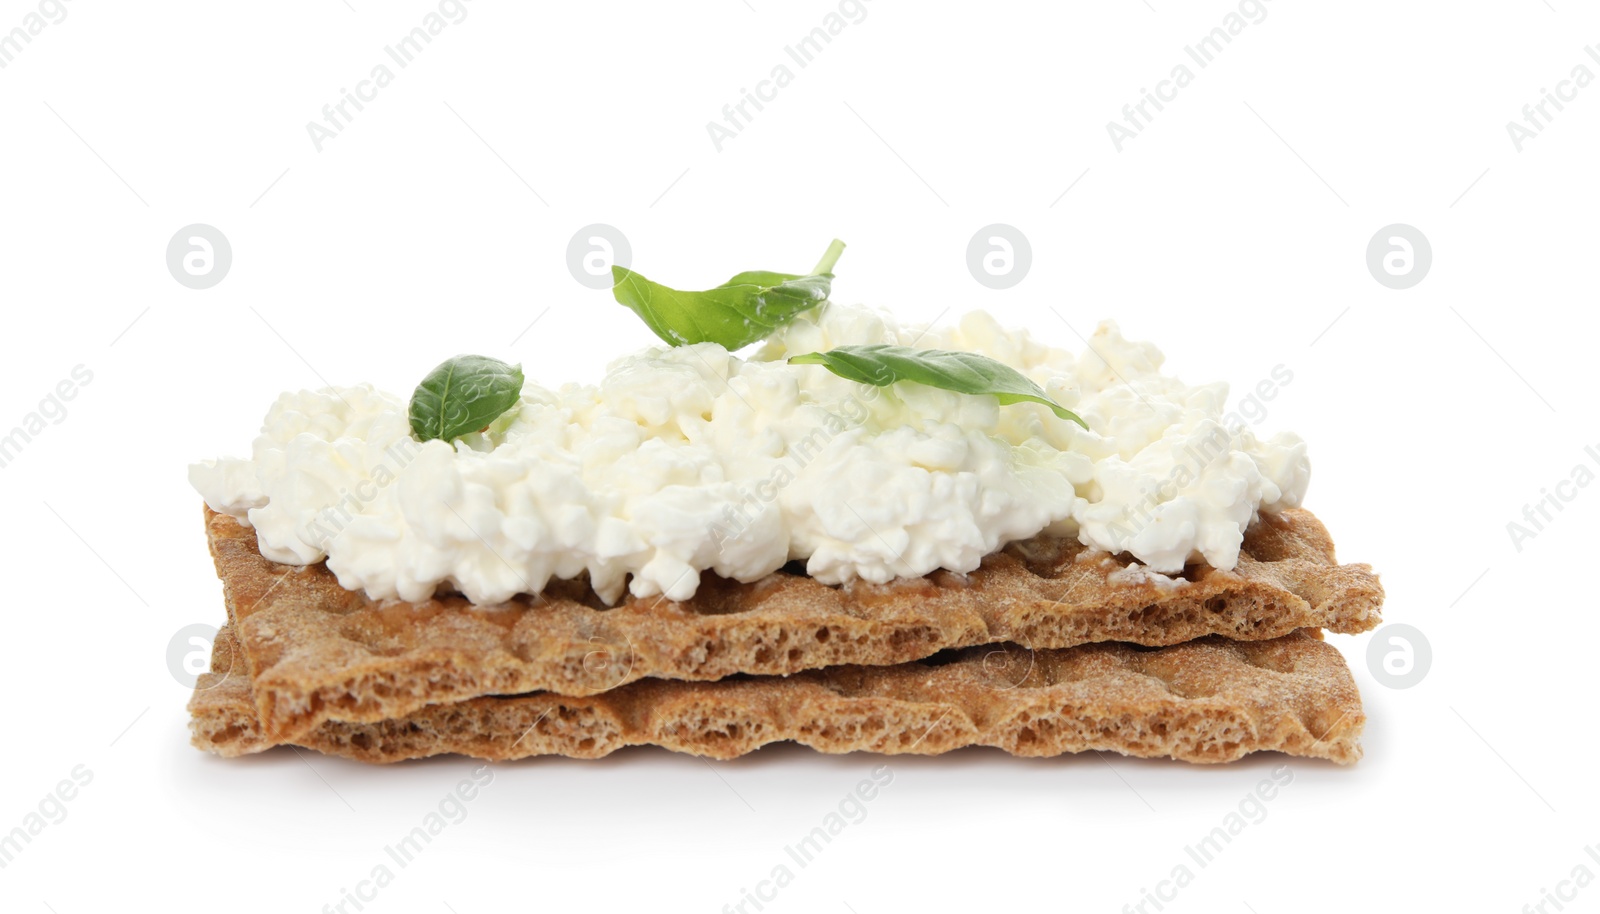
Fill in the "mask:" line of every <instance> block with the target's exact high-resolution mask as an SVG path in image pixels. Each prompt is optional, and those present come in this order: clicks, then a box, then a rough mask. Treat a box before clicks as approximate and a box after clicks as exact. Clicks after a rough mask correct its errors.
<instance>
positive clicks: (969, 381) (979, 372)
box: [789, 343, 1089, 428]
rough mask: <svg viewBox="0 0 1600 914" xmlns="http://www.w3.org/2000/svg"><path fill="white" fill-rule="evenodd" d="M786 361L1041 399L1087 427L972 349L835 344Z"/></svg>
mask: <svg viewBox="0 0 1600 914" xmlns="http://www.w3.org/2000/svg"><path fill="white" fill-rule="evenodd" d="M789 361H790V363H792V364H798V365H821V366H823V367H824V368H826V369H828V370H829V371H831V372H833V373H834V374H836V375H838V376H839V377H841V378H845V379H848V380H851V381H858V382H860V383H862V384H871V385H873V386H874V387H887V386H889V385H890V384H893V383H895V382H897V381H912V382H914V383H917V384H926V385H928V386H929V387H937V388H939V389H940V390H953V391H955V392H956V393H961V394H988V395H991V396H993V397H995V398H997V399H998V400H999V401H1000V403H1001V404H1002V405H1004V404H1007V403H1020V402H1023V401H1027V402H1029V403H1042V404H1044V405H1045V406H1048V407H1050V410H1051V412H1054V413H1055V414H1056V415H1057V416H1059V417H1061V418H1062V419H1069V420H1071V421H1073V422H1076V423H1078V424H1079V425H1081V426H1083V427H1084V428H1088V427H1089V425H1088V423H1086V422H1084V421H1083V420H1082V419H1080V418H1079V417H1078V415H1077V414H1076V413H1073V412H1072V411H1070V410H1068V409H1066V408H1065V407H1062V406H1060V405H1059V404H1057V403H1056V402H1055V401H1054V400H1051V399H1050V398H1049V397H1047V396H1045V394H1044V391H1043V390H1041V389H1040V388H1039V385H1037V384H1035V383H1033V382H1032V381H1030V380H1028V378H1027V376H1025V375H1023V374H1022V372H1020V371H1017V370H1016V369H1014V368H1012V367H1011V366H1009V365H1007V364H1005V363H1004V362H997V361H995V360H994V359H991V358H989V357H988V356H983V355H978V354H977V353H975V352H949V351H946V350H943V349H912V348H910V347H909V346H889V345H885V344H882V343H879V344H875V345H871V346H838V347H835V348H833V349H829V350H828V351H827V352H808V353H805V354H804V355H796V356H790V357H789Z"/></svg>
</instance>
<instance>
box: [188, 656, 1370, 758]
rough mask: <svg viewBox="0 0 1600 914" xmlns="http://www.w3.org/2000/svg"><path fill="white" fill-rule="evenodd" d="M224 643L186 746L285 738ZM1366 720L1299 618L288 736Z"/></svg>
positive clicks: (839, 731)
mask: <svg viewBox="0 0 1600 914" xmlns="http://www.w3.org/2000/svg"><path fill="white" fill-rule="evenodd" d="M236 657H237V653H236V644H235V642H234V640H233V633H232V632H231V631H230V630H229V629H228V628H224V629H223V630H222V633H221V634H220V635H219V636H218V639H217V644H216V649H215V655H214V656H213V661H212V663H213V669H214V670H215V671H214V672H211V673H207V674H205V675H204V676H202V677H201V679H200V681H199V682H198V683H197V684H196V689H195V693H194V697H193V698H192V699H191V700H190V702H189V711H190V714H191V720H190V729H191V731H192V733H193V742H194V744H195V745H196V746H197V747H199V748H201V749H206V750H209V751H211V752H215V753H218V754H220V755H223V756H229V757H232V756H238V755H244V754H248V753H252V752H260V751H262V750H264V749H267V748H270V747H271V746H273V745H276V744H279V743H281V742H284V740H283V739H281V738H274V737H273V736H271V735H269V732H270V731H267V730H266V729H265V728H264V727H263V726H262V722H261V720H260V718H259V717H257V715H256V707H255V702H254V700H253V698H252V695H251V688H250V681H249V678H248V675H247V674H246V673H244V672H243V671H242V669H239V668H242V667H243V666H244V664H243V663H242V662H239V660H236V659H232V658H236ZM230 665H231V666H233V667H234V669H233V670H232V671H231V672H230V670H229V667H230ZM1364 722H1365V715H1364V714H1363V713H1362V710H1361V700H1360V697H1359V695H1358V694H1357V692H1356V687H1355V683H1354V681H1353V680H1352V679H1351V676H1350V671H1349V669H1348V668H1346V666H1345V664H1344V659H1343V657H1341V656H1340V654H1339V652H1338V651H1337V650H1335V649H1334V648H1333V647H1332V646H1330V645H1328V644H1326V643H1324V642H1323V641H1321V640H1319V637H1318V633H1316V632H1311V631H1298V632H1294V633H1291V634H1289V635H1286V636H1284V637H1281V638H1277V639H1274V640H1271V641H1229V640H1227V639H1224V638H1220V637H1216V636H1212V637H1208V638H1204V639H1201V640H1199V641H1191V642H1187V643H1184V644H1179V645H1175V646H1172V647H1165V648H1155V649H1152V648H1139V647H1135V646H1132V645H1126V644H1089V645H1083V646H1080V647H1074V648H1062V649H1056V650H1040V651H1030V650H1028V649H1026V648H1021V647H1018V646H1016V645H996V646H990V647H974V648H967V649H965V650H961V651H951V652H945V653H942V654H940V655H939V656H938V657H936V658H932V659H931V660H928V661H913V662H910V663H903V664H899V665H897V666H845V667H831V668H828V669H823V670H807V671H805V672H801V673H796V674H794V675H792V676H788V677H746V676H740V677H736V678H734V679H730V680H725V681H722V682H683V681H670V680H661V679H645V680H641V681H638V682H634V683H631V684H629V685H625V686H622V687H620V688H617V689H614V690H611V691H608V692H603V693H600V694H597V695H590V696H586V697H585V696H564V695H556V694H553V693H549V692H542V693H536V694H532V695H518V696H504V697H500V696H487V697H481V698H473V699H468V700H466V701H462V702H458V703H454V704H435V705H429V706H427V707H424V708H422V709H420V710H418V711H416V712H414V713H412V714H409V715H407V716H405V717H403V718H400V719H396V720H381V721H375V722H368V723H348V722H343V721H327V722H324V723H322V724H320V725H318V726H317V727H315V728H314V729H312V730H310V731H309V732H307V733H303V734H301V735H300V736H299V737H297V738H296V739H294V740H293V742H294V743H297V744H299V745H301V746H305V747H307V748H311V749H316V750H318V751H321V752H326V753H329V754H333V755H342V756H345V757H347V758H353V759H357V760H360V761H364V762H394V761H399V760H402V759H409V758H420V757H423V756H430V755H439V754H443V753H460V754H464V755H472V756H476V757H478V758H484V759H491V760H497V761H498V760H505V759H515V758H524V757H527V756H534V755H566V756H571V757H574V758H599V757H600V756H604V755H608V754H610V753H611V752H613V751H615V750H617V749H619V748H622V747H624V746H633V745H647V744H648V745H657V746H663V747H665V748H667V749H671V750H673V751H676V752H686V753H690V754H693V755H701V756H709V757H711V758H721V759H726V758H733V757H735V756H739V755H743V754H745V753H747V752H750V751H753V750H755V749H757V748H759V747H761V746H762V745H764V744H766V743H770V742H776V741H779V740H794V741H796V742H799V743H802V744H804V745H807V746H810V747H812V748H814V749H817V750H820V751H822V752H829V753H841V752H852V751H868V752H881V753H888V754H901V753H915V754H918V755H935V754H938V753H942V752H946V751H949V750H951V749H956V748H960V747H963V746H994V747H997V748H1000V749H1004V750H1005V751H1007V752H1010V753H1012V754H1013V755H1023V756H1054V755H1060V754H1062V753H1066V752H1082V751H1086V750H1091V749H1093V750H1111V751H1114V752H1120V753H1122V754H1124V755H1134V756H1142V757H1159V756H1170V757H1172V758H1175V759H1181V760H1184V761H1189V762H1226V761H1231V760H1233V759H1237V758H1239V757H1240V756H1242V755H1244V754H1246V753H1248V752H1254V751H1259V750H1269V749H1275V750H1279V751H1283V752H1287V753H1289V754H1292V755H1302V756H1309V757H1314V758H1325V759H1331V760H1333V761H1335V762H1339V763H1340V764H1349V763H1352V762H1354V761H1355V760H1356V759H1358V758H1360V757H1361V747H1360V745H1359V743H1358V742H1357V739H1358V737H1359V735H1360V732H1361V728H1362V725H1363V723H1364Z"/></svg>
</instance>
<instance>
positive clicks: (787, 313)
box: [611, 239, 844, 352]
mask: <svg viewBox="0 0 1600 914" xmlns="http://www.w3.org/2000/svg"><path fill="white" fill-rule="evenodd" d="M843 251H844V242H842V241H839V240H837V239H835V240H834V242H833V243H832V244H831V245H829V246H828V251H827V253H825V254H823V255H822V260H821V261H819V262H818V263H817V266H816V268H815V269H813V270H812V271H811V272H810V273H808V274H804V275H802V274H798V273H774V272H772V271H770V270H751V271H748V272H745V273H740V274H738V275H737V276H734V277H733V278H732V279H730V280H728V281H727V282H725V283H723V284H722V285H720V286H717V287H716V288H713V289H707V290H705V291H704V292H683V291H679V290H678V289H673V288H669V287H668V286H664V285H662V284H660V283H658V282H651V281H650V280H648V279H645V278H644V277H643V276H640V275H639V274H638V273H635V272H633V271H632V270H630V269H628V268H626V267H619V266H613V267H612V268H611V275H612V277H613V278H614V279H615V280H616V283H615V285H614V286H613V287H612V290H611V293H612V295H614V296H616V299H617V301H618V302H619V303H621V304H623V305H626V306H627V307H628V308H631V309H632V310H633V312H634V313H635V314H638V315H639V316H640V317H641V318H643V319H644V322H645V324H646V325H647V326H649V328H650V329H651V330H653V331H655V334H656V336H659V337H661V338H662V339H663V340H665V341H666V342H667V343H668V344H669V345H672V346H687V345H689V344H692V343H716V344H718V345H720V346H722V347H723V348H724V349H727V350H728V351H730V352H731V351H733V350H736V349H742V348H744V347H745V346H748V345H750V344H751V343H754V342H756V341H758V340H761V339H763V338H765V337H767V336H768V335H770V334H771V333H772V332H773V331H774V330H776V329H778V328H779V327H781V326H783V325H784V324H787V323H789V322H790V321H792V320H794V319H795V317H796V316H797V315H799V314H800V313H801V312H804V311H809V310H810V309H812V308H815V307H817V306H818V305H820V304H822V303H823V302H825V301H827V300H828V292H829V291H830V289H831V287H832V284H833V272H832V271H833V265H834V263H835V262H836V261H838V259H839V255H840V254H841V253H843Z"/></svg>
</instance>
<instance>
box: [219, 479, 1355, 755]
mask: <svg viewBox="0 0 1600 914" xmlns="http://www.w3.org/2000/svg"><path fill="white" fill-rule="evenodd" d="M206 527H207V531H208V535H209V540H210V546H211V552H212V556H213V557H214V558H215V560H216V566H217V572H218V575H219V576H220V577H221V578H222V581H223V584H224V593H225V597H226V601H227V605H228V617H229V619H230V621H231V622H232V623H233V625H234V629H235V632H236V634H237V637H238V639H239V642H240V645H241V648H242V651H243V654H244V658H245V660H246V663H247V665H248V669H249V672H250V675H251V677H252V679H253V682H254V688H255V697H256V703H257V705H258V709H259V711H260V714H261V717H262V720H263V722H264V723H265V724H267V725H268V726H269V728H270V729H271V730H272V732H274V733H281V734H285V735H286V736H287V737H289V738H293V737H295V736H297V735H299V734H302V733H305V732H306V731H308V730H310V729H311V728H312V727H315V726H316V725H318V724H320V723H322V722H323V721H325V720H343V721H354V722H364V721H378V720H384V719H386V718H394V717H402V716H404V715H406V714H409V713H411V712H412V711H415V710H417V709H418V708H421V707H423V706H424V705H428V704H436V703H450V702H457V701H462V700H464V699H468V698H474V697H477V696H479V695H517V694H523V693H527V692H538V691H550V692H558V693H562V694H568V695H585V694H592V693H595V692H599V691H604V690H606V689H610V688H615V687H617V686H620V685H623V684H625V683H628V682H632V681H634V680H637V679H640V678H644V677H659V678H665V679H686V680H715V679H721V678H723V677H725V676H728V675H732V674H734V673H750V674H756V675H772V674H787V673H793V672H797V671H799V670H803V669H814V668H819V667H825V666H837V665H843V664H869V665H875V666H882V665H889V664H896V663H903V662H905V661H908V660H915V659H918V658H921V657H926V656H928V655H930V654H933V653H934V652H936V651H939V650H943V649H947V648H956V647H967V646H971V645H979V644H992V643H996V642H1014V643H1017V644H1020V645H1022V646H1024V647H1031V648H1059V647H1071V646H1074V645H1077V644H1085V643H1091V642H1099V641H1126V642H1131V643H1135V644H1142V645H1147V646H1161V645H1168V644H1176V643H1179V642H1182V641H1188V640H1191V639H1194V638H1200V637H1204V636H1206V635H1212V634H1220V635H1225V636H1227V637H1229V638H1233V639H1236V640H1259V639H1268V638H1276V637H1280V636H1282V635H1286V634H1288V633H1290V632H1292V631H1294V630H1295V629H1298V628H1326V629H1329V630H1332V631H1336V632H1345V633H1354V632H1361V631H1366V630H1368V629H1370V628H1373V627H1374V626H1376V625H1377V624H1378V622H1379V621H1381V620H1380V618H1379V615H1378V608H1379V606H1380V604H1381V603H1382V599H1383V589H1382V587H1381V586H1380V585H1379V583H1378V580H1377V578H1376V576H1375V575H1373V573H1372V570H1371V569H1370V567H1368V566H1366V565H1339V564H1337V563H1336V562H1335V560H1334V554H1333V542H1332V540H1331V539H1329V537H1328V533H1327V530H1326V529H1325V528H1324V527H1323V526H1322V524H1321V523H1320V522H1318V521H1317V519H1316V518H1315V517H1313V516H1312V515H1311V514H1310V513H1309V512H1306V511H1300V510H1294V511H1288V512H1285V513H1283V514H1281V515H1264V516H1263V517H1262V519H1261V520H1260V521H1259V522H1258V523H1256V524H1254V525H1252V526H1251V528H1250V530H1249V531H1247V533H1246V535H1245V540H1244V549H1243V552H1242V553H1241V556H1240V560H1239V564H1238V566H1237V567H1236V568H1235V569H1234V570H1233V571H1232V572H1227V571H1218V570H1216V569H1213V568H1210V567H1209V566H1205V565H1198V566H1191V567H1190V568H1189V569H1187V571H1186V573H1185V578H1186V579H1187V580H1186V581H1184V582H1183V583H1181V584H1179V585H1177V586H1174V585H1173V584H1172V583H1171V582H1166V581H1156V580H1153V579H1152V578H1151V577H1150V576H1149V575H1147V574H1144V573H1142V572H1141V571H1140V570H1139V569H1135V568H1130V562H1129V561H1128V560H1127V559H1126V557H1124V558H1121V559H1118V558H1113V557H1111V556H1109V555H1106V554H1105V553H1100V552H1091V551H1090V550H1087V549H1085V547H1083V546H1081V545H1079V544H1077V543H1076V542H1072V541H1066V540H1060V539H1048V538H1038V539H1034V540H1028V541H1024V542H1021V543H1014V544H1012V545H1011V546H1008V547H1007V548H1006V549H1005V550H1003V551H1001V552H999V553H996V554H994V555H991V556H989V557H988V558H986V559H985V560H984V562H983V566H982V567H981V568H979V569H978V570H976V571H974V572H972V573H971V574H970V575H966V576H962V575H956V574H951V573H948V572H936V573H934V574H932V575H929V576H927V577H923V578H915V579H910V580H904V579H902V580H897V581H894V582H891V583H888V584H871V583H867V582H859V581H858V582H854V583H852V584H849V585H846V586H843V587H829V586H826V585H823V584H820V583H818V582H817V581H815V580H813V579H811V578H809V577H806V576H805V575H796V574H789V573H785V572H777V573H774V574H771V575H768V576H767V577H766V578H763V579H762V580H760V581H756V582H754V583H751V584H740V583H737V582H733V581H728V580H725V579H721V578H718V577H716V576H715V575H711V574H707V575H704V576H703V577H702V583H701V586H700V590H699V592H698V593H697V594H696V595H695V596H694V598H693V599H690V600H687V601H684V602H673V601H670V600H665V599H662V598H660V597H653V598H644V599H638V598H633V597H629V598H627V599H626V600H624V601H623V602H621V603H619V604H618V605H617V606H615V607H610V608H607V607H605V606H604V605H603V604H601V603H600V601H599V600H598V598H597V597H595V595H594V594H593V592H592V591H589V590H588V588H587V587H586V586H584V585H583V583H582V582H581V581H579V582H574V581H552V582H551V584H550V586H549V587H547V588H546V590H545V591H544V593H542V594H540V595H537V596H532V597H521V598H518V599H517V600H514V601H512V602H509V603H506V604H501V605H498V606H492V607H484V606H474V605H472V604H471V603H469V602H468V601H467V600H466V599H465V598H464V597H461V596H458V595H449V596H440V597H438V598H436V599H433V600H429V601H427V602H424V603H416V604H412V603H404V602H399V601H375V600H371V599H369V598H367V597H366V596H365V595H364V594H362V593H360V592H355V591H348V590H345V589H344V588H342V587H340V586H339V583H338V581H337V580H336V579H335V577H334V575H333V574H332V573H331V572H329V571H328V570H327V568H326V566H325V565H315V566H310V567H305V568H300V567H295V566H288V565H279V564H276V563H273V562H270V561H268V560H267V559H265V558H263V557H262V556H261V554H260V552H259V551H258V549H257V545H256V539H255V533H254V531H253V530H251V529H249V528H247V527H244V526H243V525H241V524H239V523H238V522H237V521H236V520H234V519H233V518H231V517H228V516H226V515H218V514H215V513H213V512H211V511H209V510H207V512H206Z"/></svg>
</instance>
